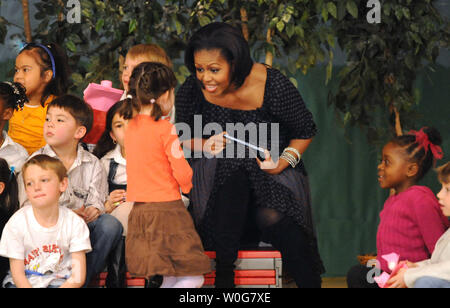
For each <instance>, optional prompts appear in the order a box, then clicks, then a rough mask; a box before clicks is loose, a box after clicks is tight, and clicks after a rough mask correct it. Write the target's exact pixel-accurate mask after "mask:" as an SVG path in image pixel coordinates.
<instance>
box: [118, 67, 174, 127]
mask: <svg viewBox="0 0 450 308" xmlns="http://www.w3.org/2000/svg"><path fill="white" fill-rule="evenodd" d="M176 85H177V78H176V77H175V74H174V72H173V71H172V69H170V68H169V67H167V66H166V65H164V64H162V63H159V62H143V63H141V64H139V65H137V66H136V67H135V68H134V69H133V72H132V73H131V77H130V82H129V84H128V86H129V88H130V89H129V91H128V95H130V96H131V98H130V99H129V100H128V101H127V102H126V103H125V105H124V107H123V108H122V109H121V111H120V115H121V116H123V117H124V118H125V119H131V118H132V117H133V113H134V112H139V110H141V106H145V105H149V104H152V100H155V101H156V100H157V99H158V98H159V97H160V96H161V95H162V94H164V93H165V92H167V91H169V90H172V89H174V88H175V87H176ZM162 115H163V114H162V110H161V107H160V106H159V105H158V104H157V103H154V104H153V110H152V114H151V116H152V117H153V118H154V119H155V121H158V120H159V119H160V118H161V116H162Z"/></svg>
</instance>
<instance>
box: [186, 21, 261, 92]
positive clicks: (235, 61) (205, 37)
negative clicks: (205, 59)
mask: <svg viewBox="0 0 450 308" xmlns="http://www.w3.org/2000/svg"><path fill="white" fill-rule="evenodd" d="M214 49H218V50H220V52H221V54H222V56H223V57H224V58H225V59H226V60H227V62H228V63H229V64H230V67H231V76H230V83H231V84H234V85H235V86H236V88H239V87H240V86H241V85H242V84H243V83H244V81H245V78H247V76H248V75H249V74H250V71H251V69H252V66H253V60H252V58H251V56H250V48H249V46H248V43H247V41H246V40H245V38H244V36H243V35H242V32H241V30H240V29H238V28H235V27H233V26H231V25H229V24H226V23H223V22H213V23H210V24H208V25H206V26H204V27H202V28H200V29H199V30H198V31H197V32H195V33H194V35H193V36H192V37H191V39H190V40H189V43H188V45H187V48H186V51H185V54H184V63H185V65H186V66H187V68H188V69H189V71H190V72H191V74H192V75H194V76H195V73H196V70H195V61H194V55H195V53H196V52H197V51H200V50H214Z"/></svg>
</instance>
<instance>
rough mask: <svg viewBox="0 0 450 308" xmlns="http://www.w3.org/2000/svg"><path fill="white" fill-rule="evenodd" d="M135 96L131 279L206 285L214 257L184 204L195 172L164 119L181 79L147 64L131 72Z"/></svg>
mask: <svg viewBox="0 0 450 308" xmlns="http://www.w3.org/2000/svg"><path fill="white" fill-rule="evenodd" d="M130 83H134V85H135V88H136V93H133V94H134V97H133V98H132V99H131V104H128V105H127V108H126V109H128V110H124V115H125V117H127V115H128V116H131V117H132V119H131V120H130V121H129V123H128V128H127V130H126V132H125V152H126V156H127V179H128V183H127V201H131V202H135V203H134V206H133V209H132V210H131V213H130V216H129V220H128V235H127V239H126V261H127V267H128V270H129V272H130V273H131V275H133V276H139V277H147V278H149V277H151V276H154V275H162V276H163V277H164V280H163V284H162V286H161V287H162V288H164V287H169V288H170V287H173V288H182V287H187V288H193V287H197V288H199V287H201V286H202V285H203V282H204V278H203V274H205V273H208V272H210V270H211V269H210V261H209V258H208V257H207V256H206V255H205V254H204V251H203V246H202V243H201V240H200V237H199V236H198V234H197V232H196V231H195V228H194V224H193V221H192V218H191V216H190V214H189V213H188V211H187V210H186V208H185V206H184V204H183V202H182V201H181V193H180V188H181V191H182V192H183V193H188V192H189V191H190V190H191V188H192V181H191V179H192V169H191V167H190V166H189V164H188V163H187V161H186V159H185V158H184V155H183V151H182V149H181V146H180V143H179V140H178V136H177V134H176V130H175V127H174V126H173V124H171V123H170V122H169V121H168V120H162V119H161V117H162V116H165V115H167V114H169V112H170V110H171V109H172V107H173V104H174V98H175V97H174V89H175V86H176V78H175V75H174V73H173V71H172V70H171V69H170V68H168V67H167V66H165V65H164V64H161V63H155V62H145V63H142V64H140V65H138V66H137V67H136V68H135V69H134V71H133V74H132V77H131V80H130Z"/></svg>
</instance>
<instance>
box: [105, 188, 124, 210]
mask: <svg viewBox="0 0 450 308" xmlns="http://www.w3.org/2000/svg"><path fill="white" fill-rule="evenodd" d="M126 193H127V192H126V190H123V189H116V190H113V191H112V192H111V193H110V194H109V198H108V200H107V201H106V203H105V211H106V213H108V214H109V213H111V212H112V211H114V210H115V208H116V207H118V206H119V205H120V204H121V203H122V202H125V201H126V196H127V194H126Z"/></svg>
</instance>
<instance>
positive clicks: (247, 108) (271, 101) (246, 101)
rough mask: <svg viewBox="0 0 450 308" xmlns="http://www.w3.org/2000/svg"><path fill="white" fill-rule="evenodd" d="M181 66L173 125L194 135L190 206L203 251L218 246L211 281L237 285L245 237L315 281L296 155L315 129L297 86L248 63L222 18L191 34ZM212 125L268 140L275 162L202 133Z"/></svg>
mask: <svg viewBox="0 0 450 308" xmlns="http://www.w3.org/2000/svg"><path fill="white" fill-rule="evenodd" d="M185 64H186V66H187V67H188V68H189V70H190V72H191V73H192V75H191V76H190V77H189V78H187V80H186V81H185V82H184V84H183V85H182V86H181V87H180V89H179V90H178V92H177V95H176V100H175V105H176V122H177V124H178V126H177V127H178V128H180V127H182V126H184V127H185V128H186V127H189V128H190V131H191V132H194V135H193V136H192V135H190V134H187V133H186V132H183V133H182V134H180V140H181V141H182V143H183V147H184V150H185V152H189V151H191V154H192V153H193V154H192V157H193V158H192V159H190V163H191V166H192V168H193V170H194V176H193V184H194V188H193V190H192V191H191V194H190V198H191V202H192V209H191V210H192V213H193V216H194V221H195V223H196V227H197V230H198V232H199V234H200V236H201V238H202V241H203V245H204V246H205V249H206V250H215V251H216V283H215V284H216V287H233V286H234V272H233V269H234V262H235V261H236V258H237V252H238V250H239V248H241V247H242V246H243V244H244V242H245V240H247V239H248V238H249V237H251V236H250V235H256V236H257V238H258V240H257V241H256V242H258V241H259V239H261V240H263V241H264V242H267V243H270V244H272V246H273V247H275V248H276V249H278V250H280V251H281V254H282V258H283V265H284V266H285V269H286V270H287V271H288V273H289V274H290V275H291V276H292V277H293V278H294V280H295V282H296V284H297V285H298V286H299V287H320V286H321V277H320V275H321V274H322V273H323V272H324V268H323V265H322V261H321V259H320V256H319V252H318V247H317V240H316V236H315V232H314V227H313V221H312V213H311V199H310V190H309V184H308V177H307V174H306V170H305V167H304V164H303V161H301V159H300V157H301V154H302V153H304V152H305V150H306V149H307V147H308V145H309V144H310V142H311V141H312V138H313V136H314V135H315V133H316V126H315V124H314V122H313V119H312V115H311V113H310V112H309V111H308V110H307V109H306V106H305V104H304V102H303V100H302V98H301V96H300V94H299V92H298V90H297V89H296V88H295V87H294V86H293V85H292V83H291V82H290V81H289V80H288V79H287V78H286V77H285V76H284V75H282V74H281V73H280V72H279V71H278V70H276V69H272V68H270V67H266V66H265V65H263V64H259V63H254V62H253V61H252V59H251V57H250V51H249V47H248V44H247V42H246V41H245V39H244V38H243V36H242V33H241V32H240V30H239V29H237V28H234V27H233V26H230V25H228V24H225V23H212V24H209V25H207V26H205V27H203V28H201V29H200V30H198V31H197V32H196V33H195V34H194V35H193V37H192V38H191V39H190V41H189V44H188V47H187V50H186V53H185ZM194 118H195V120H194ZM181 123H184V124H181ZM212 123H215V124H214V125H215V127H219V128H221V130H222V131H223V132H224V133H225V131H226V130H227V128H228V133H229V134H232V132H230V131H229V130H230V129H229V128H230V127H234V128H236V127H239V125H240V127H241V128H242V127H244V128H247V129H248V130H256V131H257V134H256V135H257V136H260V137H261V136H267V137H270V142H269V141H267V140H263V139H264V138H262V140H259V142H258V145H259V146H260V147H262V148H264V149H268V150H269V151H270V155H271V156H272V157H273V158H271V157H268V158H267V159H266V160H265V161H264V162H261V161H260V160H259V159H257V158H256V155H255V154H254V153H253V155H252V153H251V152H249V151H248V148H245V153H244V154H245V155H242V154H243V153H238V152H239V149H241V150H242V148H239V146H236V145H235V144H230V143H229V141H228V142H227V140H226V139H225V138H224V133H222V132H221V131H214V130H211V129H206V127H205V126H207V125H211V124H212ZM230 124H231V126H230ZM274 124H275V125H274ZM180 125H181V126H180ZM214 125H213V126H214ZM199 127H201V129H203V131H202V132H201V133H200V134H198V132H196V129H197V130H198V128H199ZM209 128H211V126H210V127H209ZM241 130H242V129H241ZM261 130H264V132H262V131H261ZM208 131H211V133H208ZM212 132H214V134H213V133H212ZM196 133H197V135H195V134H196ZM250 135H252V132H250ZM260 139H261V138H260ZM266 139H267V138H266ZM247 141H253V143H255V140H248V138H247ZM231 145H233V146H234V147H233V150H236V151H234V152H233V151H232V152H231V154H232V155H230V152H229V151H228V148H229V147H230V146H231ZM277 149H280V151H279V152H281V151H282V154H281V155H280V153H279V152H278V151H277ZM199 153H200V154H199ZM278 156H279V159H277V158H278ZM223 157H225V158H223ZM255 230H256V231H257V232H253V231H255Z"/></svg>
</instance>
